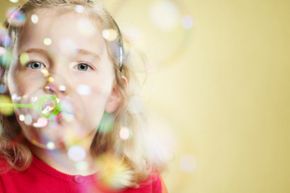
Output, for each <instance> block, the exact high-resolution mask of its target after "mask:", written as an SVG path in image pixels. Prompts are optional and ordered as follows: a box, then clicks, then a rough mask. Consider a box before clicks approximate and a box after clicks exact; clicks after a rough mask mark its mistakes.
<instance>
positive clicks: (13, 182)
mask: <svg viewBox="0 0 290 193" xmlns="http://www.w3.org/2000/svg"><path fill="white" fill-rule="evenodd" d="M162 186H163V185H162V182H161V179H160V177H159V175H151V176H150V177H149V178H148V179H147V180H145V181H144V182H142V183H140V186H139V187H138V188H126V189H123V190H119V191H117V193H162ZM112 192H113V191H108V190H105V189H103V188H102V186H101V185H100V182H99V181H98V179H97V175H89V176H79V175H67V174H64V173H61V172H59V171H57V170H55V169H54V168H52V167H51V166H49V165H47V164H46V163H45V162H43V161H42V160H40V159H38V158H36V157H33V160H32V163H31V165H30V167H29V168H28V169H26V170H25V171H16V170H13V169H11V170H9V171H7V172H4V173H1V174H0V193H112ZM114 193H115V192H114Z"/></svg>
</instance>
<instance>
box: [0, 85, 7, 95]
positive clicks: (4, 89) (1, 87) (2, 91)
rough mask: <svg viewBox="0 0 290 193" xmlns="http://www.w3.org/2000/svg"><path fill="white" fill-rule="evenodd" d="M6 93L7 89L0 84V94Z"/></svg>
mask: <svg viewBox="0 0 290 193" xmlns="http://www.w3.org/2000/svg"><path fill="white" fill-rule="evenodd" d="M6 91H7V87H6V85H5V84H0V94H3V93H5V92H6Z"/></svg>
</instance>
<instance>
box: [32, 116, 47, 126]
mask: <svg viewBox="0 0 290 193" xmlns="http://www.w3.org/2000/svg"><path fill="white" fill-rule="evenodd" d="M47 125H48V120H47V119H46V118H44V117H40V118H39V119H38V120H37V122H36V123H33V127H36V128H43V127H46V126H47Z"/></svg>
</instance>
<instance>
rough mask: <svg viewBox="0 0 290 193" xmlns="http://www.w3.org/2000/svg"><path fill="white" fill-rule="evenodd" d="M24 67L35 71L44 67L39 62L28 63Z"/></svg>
mask: <svg viewBox="0 0 290 193" xmlns="http://www.w3.org/2000/svg"><path fill="white" fill-rule="evenodd" d="M26 67H28V68H31V69H34V70H37V69H43V68H45V65H44V64H43V63H41V62H30V63H28V64H27V65H26Z"/></svg>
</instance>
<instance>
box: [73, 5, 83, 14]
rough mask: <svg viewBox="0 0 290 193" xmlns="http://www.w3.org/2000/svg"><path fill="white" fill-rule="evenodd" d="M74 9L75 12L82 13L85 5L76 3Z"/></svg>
mask: <svg viewBox="0 0 290 193" xmlns="http://www.w3.org/2000/svg"><path fill="white" fill-rule="evenodd" d="M75 11H76V12H77V13H83V12H84V11H85V7H84V6H82V5H76V6H75Z"/></svg>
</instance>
